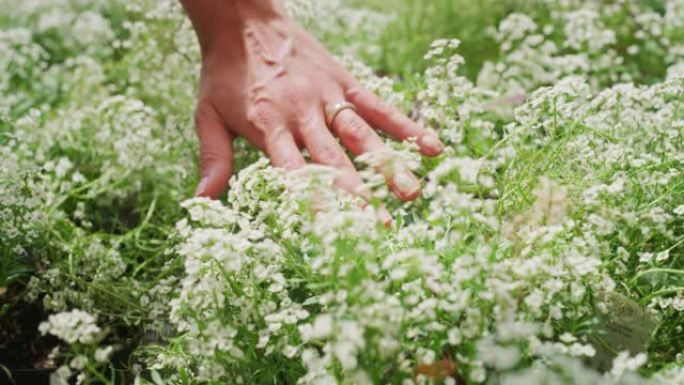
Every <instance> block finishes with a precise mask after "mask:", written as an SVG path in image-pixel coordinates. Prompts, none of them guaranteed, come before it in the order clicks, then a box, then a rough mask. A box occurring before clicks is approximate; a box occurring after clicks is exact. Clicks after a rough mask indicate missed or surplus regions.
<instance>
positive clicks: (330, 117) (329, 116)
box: [325, 102, 356, 128]
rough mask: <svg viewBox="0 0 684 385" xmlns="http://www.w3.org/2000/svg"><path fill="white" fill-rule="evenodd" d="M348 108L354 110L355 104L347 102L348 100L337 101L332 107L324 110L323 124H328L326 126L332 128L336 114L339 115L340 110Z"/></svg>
mask: <svg viewBox="0 0 684 385" xmlns="http://www.w3.org/2000/svg"><path fill="white" fill-rule="evenodd" d="M346 109H350V110H352V111H356V106H355V105H353V104H351V103H349V102H342V103H337V104H335V106H333V108H330V109H328V110H327V111H326V113H325V124H327V125H328V128H332V124H333V122H334V121H335V118H336V117H337V115H339V113H340V112H342V111H344V110H346Z"/></svg>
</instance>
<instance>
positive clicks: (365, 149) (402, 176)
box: [332, 109, 420, 201]
mask: <svg viewBox="0 0 684 385" xmlns="http://www.w3.org/2000/svg"><path fill="white" fill-rule="evenodd" d="M332 126H333V130H334V131H335V133H336V134H337V136H338V137H339V138H340V140H341V141H342V143H343V144H344V145H345V146H347V148H349V150H351V152H353V153H354V154H355V155H361V154H365V153H369V152H380V151H386V152H389V150H388V149H387V147H386V146H385V144H384V143H383V141H382V139H381V138H380V136H378V134H377V133H376V132H375V130H373V129H372V128H371V127H370V126H369V125H368V124H367V123H366V122H365V121H364V120H363V119H362V118H361V117H360V116H359V115H358V114H356V113H355V112H354V111H352V110H350V109H347V110H344V111H342V112H340V113H339V114H338V115H337V117H335V120H334V121H333V122H332ZM391 161H392V160H391V159H387V161H386V162H384V163H382V164H380V165H378V171H379V172H380V173H381V174H383V175H384V176H385V178H387V181H388V183H389V186H390V188H391V189H392V191H393V192H394V194H395V195H396V196H397V197H398V198H399V199H401V200H404V201H408V200H413V199H416V198H417V197H418V196H419V195H420V182H419V181H418V179H417V178H416V177H415V175H413V173H411V172H410V171H409V170H407V169H397V168H396V167H394V166H393V165H391V164H389V163H391Z"/></svg>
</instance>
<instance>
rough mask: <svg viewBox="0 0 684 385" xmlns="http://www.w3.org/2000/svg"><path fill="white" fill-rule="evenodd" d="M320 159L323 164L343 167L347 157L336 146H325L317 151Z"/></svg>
mask: <svg viewBox="0 0 684 385" xmlns="http://www.w3.org/2000/svg"><path fill="white" fill-rule="evenodd" d="M317 153H318V157H319V158H320V161H321V162H324V163H326V164H330V165H333V166H342V165H344V164H345V161H344V160H345V159H344V157H345V155H344V153H342V151H340V150H339V149H338V148H337V147H336V146H333V145H331V144H325V145H322V146H320V147H319V148H318V149H317Z"/></svg>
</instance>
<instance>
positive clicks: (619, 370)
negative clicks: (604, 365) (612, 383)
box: [610, 351, 647, 377]
mask: <svg viewBox="0 0 684 385" xmlns="http://www.w3.org/2000/svg"><path fill="white" fill-rule="evenodd" d="M646 360H647V356H646V354H644V353H639V354H637V355H636V356H634V357H630V355H629V352H626V351H623V352H620V353H619V354H618V355H617V357H615V359H614V360H613V367H612V369H611V370H610V373H611V374H612V375H613V376H615V377H620V376H622V375H623V374H624V373H625V371H636V370H637V369H639V368H640V367H642V366H643V365H644V364H645V363H646Z"/></svg>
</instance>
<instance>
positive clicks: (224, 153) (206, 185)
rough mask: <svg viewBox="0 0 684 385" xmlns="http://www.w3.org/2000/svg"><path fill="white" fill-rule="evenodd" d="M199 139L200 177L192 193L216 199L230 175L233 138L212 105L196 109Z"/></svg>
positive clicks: (231, 171) (226, 186) (225, 186)
mask: <svg viewBox="0 0 684 385" xmlns="http://www.w3.org/2000/svg"><path fill="white" fill-rule="evenodd" d="M195 122H196V125H197V134H198V136H199V141H200V173H201V176H202V178H201V179H200V182H199V185H198V186H197V190H196V191H195V196H198V197H207V198H211V199H218V198H219V197H220V196H221V194H223V193H224V192H225V191H226V189H227V188H228V182H229V181H230V177H231V175H232V174H233V137H232V135H231V134H230V133H229V132H228V130H227V129H226V128H225V127H224V126H223V124H222V122H221V121H220V119H218V116H217V114H216V112H215V110H214V109H213V108H211V107H208V108H203V107H199V108H198V109H197V114H196V117H195Z"/></svg>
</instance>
